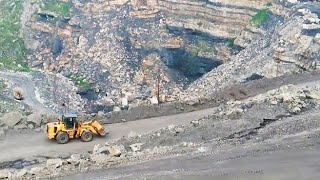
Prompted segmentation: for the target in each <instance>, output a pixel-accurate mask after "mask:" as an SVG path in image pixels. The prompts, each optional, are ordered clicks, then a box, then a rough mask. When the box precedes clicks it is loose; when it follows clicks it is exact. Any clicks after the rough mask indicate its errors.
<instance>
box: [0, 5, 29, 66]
mask: <svg viewBox="0 0 320 180" xmlns="http://www.w3.org/2000/svg"><path fill="white" fill-rule="evenodd" d="M21 13H22V1H18V0H17V1H12V0H1V1H0V69H9V70H16V71H20V70H23V71H29V68H28V66H27V65H26V62H25V54H26V49H25V46H24V41H23V38H21V37H20V29H21V25H20V16H21ZM21 67H23V68H21Z"/></svg>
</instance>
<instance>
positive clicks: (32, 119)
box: [27, 114, 42, 127]
mask: <svg viewBox="0 0 320 180" xmlns="http://www.w3.org/2000/svg"><path fill="white" fill-rule="evenodd" d="M27 122H28V123H33V124H35V125H36V126H37V127H39V126H40V125H41V122H42V117H41V115H40V114H31V115H29V116H28V118H27Z"/></svg>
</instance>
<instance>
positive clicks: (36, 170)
mask: <svg viewBox="0 0 320 180" xmlns="http://www.w3.org/2000/svg"><path fill="white" fill-rule="evenodd" d="M43 170H44V167H33V168H31V169H30V171H29V174H32V175H37V174H40V173H41V172H43Z"/></svg>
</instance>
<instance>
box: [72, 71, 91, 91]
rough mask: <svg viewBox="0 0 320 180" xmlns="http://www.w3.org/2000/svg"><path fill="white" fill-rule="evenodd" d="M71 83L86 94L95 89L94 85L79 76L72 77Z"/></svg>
mask: <svg viewBox="0 0 320 180" xmlns="http://www.w3.org/2000/svg"><path fill="white" fill-rule="evenodd" d="M69 79H70V80H71V81H73V82H74V84H75V85H76V86H77V87H78V88H79V91H81V92H85V91H89V90H92V89H93V85H92V84H90V83H89V82H87V81H86V80H85V78H84V77H82V76H79V75H71V76H70V77H69Z"/></svg>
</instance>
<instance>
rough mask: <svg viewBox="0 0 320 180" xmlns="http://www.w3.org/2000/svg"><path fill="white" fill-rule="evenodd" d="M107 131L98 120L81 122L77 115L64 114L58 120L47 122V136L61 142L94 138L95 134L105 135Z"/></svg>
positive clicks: (85, 140)
mask: <svg viewBox="0 0 320 180" xmlns="http://www.w3.org/2000/svg"><path fill="white" fill-rule="evenodd" d="M106 134H107V132H106V131H105V129H104V128H103V126H102V125H101V124H100V123H99V122H98V121H89V122H84V123H80V122H78V121H77V115H74V114H68V115H62V118H61V120H60V119H59V120H58V122H53V123H48V124H47V136H48V138H49V139H55V140H56V141H57V142H58V143H59V144H65V143H67V142H68V141H69V140H70V139H73V138H81V140H82V141H84V142H89V141H91V140H92V138H93V135H100V136H105V135H106Z"/></svg>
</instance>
